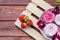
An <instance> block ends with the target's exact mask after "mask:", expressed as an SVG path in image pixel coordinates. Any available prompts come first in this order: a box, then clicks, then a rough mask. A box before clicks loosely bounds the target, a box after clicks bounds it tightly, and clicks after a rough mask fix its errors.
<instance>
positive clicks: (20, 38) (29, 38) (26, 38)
mask: <svg viewBox="0 0 60 40" xmlns="http://www.w3.org/2000/svg"><path fill="white" fill-rule="evenodd" d="M19 40H34V39H33V38H31V37H19Z"/></svg>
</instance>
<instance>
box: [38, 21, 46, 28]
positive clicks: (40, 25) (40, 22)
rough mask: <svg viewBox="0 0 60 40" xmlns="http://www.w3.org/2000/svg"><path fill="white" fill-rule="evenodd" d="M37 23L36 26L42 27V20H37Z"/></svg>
mask: <svg viewBox="0 0 60 40" xmlns="http://www.w3.org/2000/svg"><path fill="white" fill-rule="evenodd" d="M37 25H38V27H39V28H44V26H45V25H44V23H43V22H42V20H39V21H38V22H37Z"/></svg>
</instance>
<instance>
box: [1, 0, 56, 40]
mask: <svg viewBox="0 0 60 40" xmlns="http://www.w3.org/2000/svg"><path fill="white" fill-rule="evenodd" d="M45 1H47V2H48V3H50V4H51V5H54V6H55V5H57V4H56V2H55V0H45ZM29 2H31V0H0V40H34V39H33V38H31V37H30V36H29V35H27V34H26V33H25V32H23V31H22V30H20V29H19V28H17V27H16V26H15V25H14V22H15V20H16V19H17V18H18V17H19V15H20V14H21V12H22V11H23V10H25V8H26V5H27V4H28V3H29Z"/></svg>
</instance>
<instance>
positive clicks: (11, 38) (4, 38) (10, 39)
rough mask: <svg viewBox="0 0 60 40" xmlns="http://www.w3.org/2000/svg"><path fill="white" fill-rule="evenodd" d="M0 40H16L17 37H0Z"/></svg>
mask: <svg viewBox="0 0 60 40" xmlns="http://www.w3.org/2000/svg"><path fill="white" fill-rule="evenodd" d="M0 40H18V37H0Z"/></svg>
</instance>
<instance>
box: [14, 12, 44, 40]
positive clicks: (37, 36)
mask: <svg viewBox="0 0 60 40" xmlns="http://www.w3.org/2000/svg"><path fill="white" fill-rule="evenodd" d="M24 13H25V12H23V13H22V14H24ZM28 14H31V13H28ZM26 15H27V14H26ZM20 23H21V22H20V21H19V19H17V21H16V22H15V25H16V26H18V27H19V28H20V29H22V28H21V25H20ZM22 30H23V31H25V32H26V33H28V34H29V35H30V36H32V37H33V38H35V39H36V40H45V38H44V37H43V36H42V35H41V34H40V33H39V32H37V31H36V30H35V29H33V28H31V27H27V28H25V29H22ZM32 30H33V31H32Z"/></svg>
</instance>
